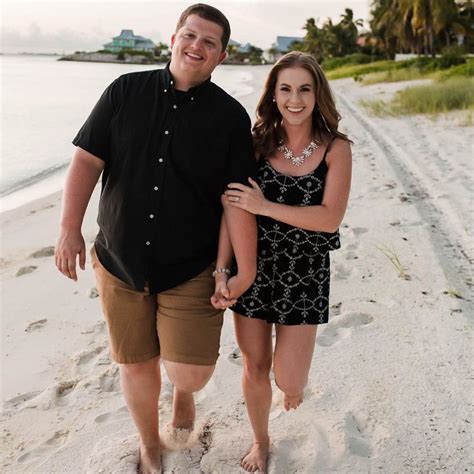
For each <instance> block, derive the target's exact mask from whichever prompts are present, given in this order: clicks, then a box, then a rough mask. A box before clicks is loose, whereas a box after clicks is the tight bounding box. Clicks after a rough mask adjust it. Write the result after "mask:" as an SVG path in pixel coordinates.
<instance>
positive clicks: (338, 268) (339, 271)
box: [334, 265, 352, 280]
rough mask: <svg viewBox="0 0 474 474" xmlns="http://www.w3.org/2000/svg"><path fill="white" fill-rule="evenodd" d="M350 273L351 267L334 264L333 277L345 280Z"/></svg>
mask: <svg viewBox="0 0 474 474" xmlns="http://www.w3.org/2000/svg"><path fill="white" fill-rule="evenodd" d="M351 273H352V269H351V268H346V267H345V266H344V265H335V271H334V279H335V280H347V279H348V278H349V277H350V275H351Z"/></svg>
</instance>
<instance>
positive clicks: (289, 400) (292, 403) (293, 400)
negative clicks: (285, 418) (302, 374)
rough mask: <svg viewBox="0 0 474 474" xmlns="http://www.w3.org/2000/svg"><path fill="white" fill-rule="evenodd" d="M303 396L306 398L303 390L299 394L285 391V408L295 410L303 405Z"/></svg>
mask: <svg viewBox="0 0 474 474" xmlns="http://www.w3.org/2000/svg"><path fill="white" fill-rule="evenodd" d="M303 398H304V395H303V392H300V393H298V394H297V395H291V396H290V395H287V394H286V393H285V401H284V405H285V410H286V411H289V410H291V409H292V408H293V410H296V409H297V408H298V407H299V406H300V405H301V403H303Z"/></svg>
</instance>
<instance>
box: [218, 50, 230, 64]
mask: <svg viewBox="0 0 474 474" xmlns="http://www.w3.org/2000/svg"><path fill="white" fill-rule="evenodd" d="M227 56H228V55H227V52H226V51H222V53H221V55H220V57H219V64H221V63H222V61H224V60H225V58H227Z"/></svg>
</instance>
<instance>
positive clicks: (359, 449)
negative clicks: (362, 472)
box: [344, 412, 372, 458]
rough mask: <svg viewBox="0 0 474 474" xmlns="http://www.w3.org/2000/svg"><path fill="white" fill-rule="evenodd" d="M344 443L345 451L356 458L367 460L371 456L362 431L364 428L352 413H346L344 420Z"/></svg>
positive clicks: (368, 444)
mask: <svg viewBox="0 0 474 474" xmlns="http://www.w3.org/2000/svg"><path fill="white" fill-rule="evenodd" d="M344 422H345V423H344V430H345V433H344V435H345V441H346V446H347V449H348V450H349V451H350V452H351V453H352V454H355V455H356V456H360V457H363V458H368V457H370V456H371V454H372V449H371V446H370V442H369V440H368V439H367V438H366V436H365V434H364V431H365V426H364V423H363V422H362V421H361V420H358V419H357V417H356V416H355V415H354V413H352V412H348V413H347V414H346V416H345V419H344Z"/></svg>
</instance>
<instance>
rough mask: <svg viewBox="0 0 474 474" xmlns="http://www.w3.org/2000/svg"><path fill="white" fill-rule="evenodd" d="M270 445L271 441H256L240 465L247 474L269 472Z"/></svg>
mask: <svg viewBox="0 0 474 474" xmlns="http://www.w3.org/2000/svg"><path fill="white" fill-rule="evenodd" d="M269 445H270V441H266V442H259V441H254V443H253V444H252V447H251V448H250V451H249V452H248V453H247V454H246V455H245V456H244V457H243V458H242V461H240V465H241V466H242V467H243V468H244V469H245V470H246V471H247V472H257V471H258V472H267V459H268V449H269Z"/></svg>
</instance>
